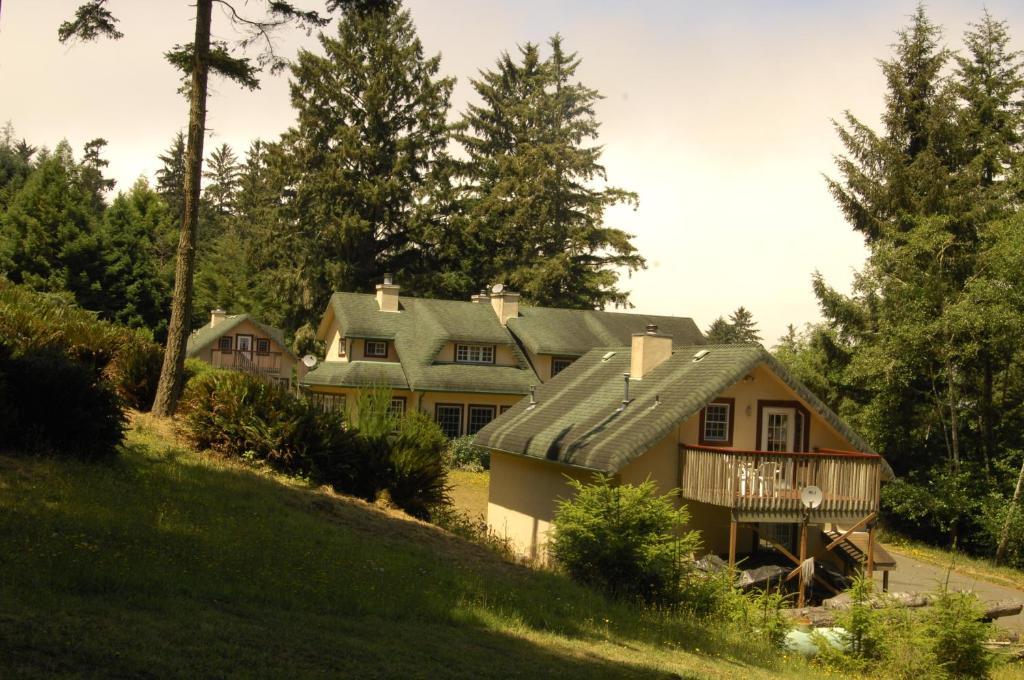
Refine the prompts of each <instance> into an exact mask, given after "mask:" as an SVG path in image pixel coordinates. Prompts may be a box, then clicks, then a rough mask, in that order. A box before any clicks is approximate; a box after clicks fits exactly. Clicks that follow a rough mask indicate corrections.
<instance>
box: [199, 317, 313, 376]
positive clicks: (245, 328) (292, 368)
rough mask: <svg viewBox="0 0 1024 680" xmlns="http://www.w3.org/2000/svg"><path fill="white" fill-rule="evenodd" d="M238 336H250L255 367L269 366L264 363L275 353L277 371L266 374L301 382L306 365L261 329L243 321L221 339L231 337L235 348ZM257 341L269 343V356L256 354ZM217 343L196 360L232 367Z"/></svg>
mask: <svg viewBox="0 0 1024 680" xmlns="http://www.w3.org/2000/svg"><path fill="white" fill-rule="evenodd" d="M238 335H251V336H252V338H253V361H254V362H255V363H256V365H257V366H260V367H263V366H269V365H270V364H268V363H266V362H268V361H271V358H270V357H273V356H274V353H277V354H278V355H279V356H277V357H274V359H273V361H276V365H277V370H276V371H273V372H270V373H268V375H273V376H276V377H278V378H287V379H289V380H295V381H298V380H301V379H302V378H303V376H305V375H306V372H307V371H308V370H309V369H307V368H306V365H305V364H303V363H302V362H301V361H296V360H295V359H293V358H292V357H291V355H290V354H289V353H288V352H286V351H285V348H283V347H281V345H279V344H278V343H277V341H276V340H274V339H273V338H272V337H270V336H269V335H267V334H266V333H265V332H264V331H263V329H262V328H260V327H259V326H257V325H256V324H254V323H251V322H250V321H243V322H242V323H240V324H238V325H237V326H235V327H234V328H232V329H231V331H230V332H229V333H227V334H225V335H224V336H222V337H231V346H232V347H235V346H236V345H235V342H236V341H235V338H236V337H237V336H238ZM257 339H263V340H269V341H270V352H271V354H270V355H260V354H258V353H257V352H256V350H255V348H256V340H257ZM218 343H219V339H218V340H214V341H213V342H212V343H210V345H209V346H207V347H206V348H205V349H203V350H202V351H201V352H199V353H198V354H196V358H197V359H200V360H202V361H205V362H206V363H208V364H211V365H213V366H233V364H232V363H230V359H229V358H227V355H226V354H222V353H221V352H219V351H218V350H217V347H218Z"/></svg>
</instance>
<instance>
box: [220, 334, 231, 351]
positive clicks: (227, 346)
mask: <svg viewBox="0 0 1024 680" xmlns="http://www.w3.org/2000/svg"><path fill="white" fill-rule="evenodd" d="M217 349H219V350H220V351H222V352H230V351H231V336H230V335H225V336H222V337H221V338H220V339H219V340H217Z"/></svg>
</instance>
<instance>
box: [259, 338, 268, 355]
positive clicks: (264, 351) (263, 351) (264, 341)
mask: <svg viewBox="0 0 1024 680" xmlns="http://www.w3.org/2000/svg"><path fill="white" fill-rule="evenodd" d="M262 345H266V349H260V347H261V346H262ZM256 354H270V339H269V338H256Z"/></svg>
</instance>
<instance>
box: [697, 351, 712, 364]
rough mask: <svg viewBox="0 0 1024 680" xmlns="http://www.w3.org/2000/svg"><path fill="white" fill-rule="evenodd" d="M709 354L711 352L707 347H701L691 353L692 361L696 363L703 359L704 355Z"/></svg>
mask: <svg viewBox="0 0 1024 680" xmlns="http://www.w3.org/2000/svg"><path fill="white" fill-rule="evenodd" d="M709 354H711V350H709V349H702V350H701V351H699V352H697V353H696V354H694V355H693V363H697V362H698V361H700V360H701V359H703V358H704V357H706V356H707V355H709Z"/></svg>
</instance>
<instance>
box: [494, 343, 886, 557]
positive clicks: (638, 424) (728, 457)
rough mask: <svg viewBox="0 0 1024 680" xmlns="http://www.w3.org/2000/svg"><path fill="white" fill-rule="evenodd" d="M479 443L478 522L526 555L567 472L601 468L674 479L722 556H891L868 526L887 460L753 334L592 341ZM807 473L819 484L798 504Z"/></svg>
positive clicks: (543, 530) (541, 546)
mask: <svg viewBox="0 0 1024 680" xmlns="http://www.w3.org/2000/svg"><path fill="white" fill-rule="evenodd" d="M476 443H477V444H479V445H481V446H484V447H486V448H488V449H490V451H491V473H490V474H491V477H490V489H489V499H488V507H487V523H488V525H489V527H490V529H491V530H492V531H495V532H496V533H498V534H499V535H502V536H506V537H507V538H509V539H510V540H511V541H512V543H513V544H514V546H515V549H516V550H517V551H518V552H520V553H521V554H523V555H524V556H530V557H533V558H540V559H546V548H545V545H546V543H547V541H548V532H549V530H550V528H551V523H552V521H553V518H554V515H555V509H556V507H557V503H558V500H559V499H560V498H568V497H570V496H571V494H572V488H571V487H570V486H569V485H568V483H567V477H568V478H575V479H578V480H581V481H590V480H591V479H592V477H593V475H594V474H595V473H602V474H607V475H611V476H613V478H614V479H616V480H618V481H620V482H622V483H633V484H635V483H640V482H643V481H644V480H645V479H651V480H653V481H654V482H655V483H656V485H657V487H658V488H659V490H660V492H661V493H668V492H669V491H672V490H676V489H677V490H678V491H677V493H678V495H677V497H676V502H677V503H678V504H686V506H687V507H688V509H689V512H690V528H692V529H698V530H700V532H701V534H702V537H703V541H704V546H705V549H706V550H707V551H709V552H713V553H718V554H719V555H723V556H727V557H728V560H729V562H730V563H735V562H736V560H737V558H738V557H743V556H749V555H754V554H755V553H758V552H759V551H775V552H776V553H778V554H780V555H782V556H783V559H786V560H792V561H794V562H797V561H798V560H797V558H796V555H800V557H801V559H800V560H799V561H800V562H802V561H803V559H804V558H805V557H815V558H817V559H819V560H825V561H826V562H830V563H832V564H833V565H834V566H836V567H839V568H840V569H846V568H847V567H848V566H849V565H847V564H845V563H844V560H846V559H847V558H849V557H850V555H856V554H861V559H862V560H864V561H866V562H867V565H866V566H867V568H868V571H869V572H870V571H871V570H872V568H880V569H881V570H883V571H884V569H885V568H888V567H891V565H889V564H888V562H889V560H888V558H887V556H885V555H884V553H883V552H881V550H880V549H878V550H876V546H874V542H873V540H872V539H873V525H874V520H875V518H876V517H877V512H878V508H879V484H880V482H881V481H882V480H883V479H887V478H890V477H891V475H892V471H891V469H890V468H889V466H888V465H887V464H886V462H885V461H884V460H883V459H882V458H881V456H879V455H878V454H877V453H874V452H872V451H871V450H870V449H869V447H868V445H867V443H866V442H865V441H864V440H863V439H862V438H861V437H859V436H858V435H857V434H856V433H855V432H854V431H853V430H852V429H851V428H850V427H849V426H848V425H847V424H846V423H845V422H844V421H843V420H842V419H841V418H839V416H837V415H836V414H835V413H833V412H832V411H831V410H830V409H829V408H828V407H827V406H826V405H825V404H824V403H822V401H821V400H820V399H818V398H817V397H816V396H815V395H814V394H813V393H812V392H811V391H810V390H808V389H807V388H806V387H805V386H804V385H803V384H802V383H800V381H798V380H797V379H796V378H795V377H794V376H793V375H792V374H790V373H789V371H787V370H786V368H785V367H784V366H783V365H782V364H780V363H779V362H778V361H777V360H776V359H775V358H774V357H773V356H772V355H771V354H769V353H768V352H767V351H765V350H764V348H762V347H761V346H759V345H699V344H695V345H691V346H679V345H676V344H675V343H674V342H673V340H672V338H671V337H669V336H667V335H665V334H661V333H659V332H658V329H657V327H656V326H654V325H651V326H649V327H648V329H647V331H646V332H644V333H637V334H634V335H633V337H632V344H631V345H630V346H625V347H623V346H612V347H605V348H601V349H593V350H591V351H590V352H587V353H586V354H585V355H583V356H582V357H581V358H580V359H578V360H577V361H575V362H573V364H572V365H571V366H569V367H567V368H565V369H564V370H563V371H561V372H560V373H559V374H558V375H557V376H556V377H555V378H554V379H552V380H550V381H548V382H547V383H545V384H543V385H541V386H539V387H538V388H537V390H536V393H535V395H534V396H533V398H532V399H524V400H523V401H521V402H519V403H518V404H517V405H516V406H514V407H512V409H510V410H509V412H508V413H506V414H504V415H502V416H500V417H498V418H497V419H496V420H494V421H493V422H491V423H490V424H488V425H487V426H486V427H484V428H483V429H482V430H481V431H480V432H479V433H478V434H477V437H476ZM807 487H818V489H820V491H821V493H822V498H821V502H820V505H818V506H816V507H815V508H814V509H813V510H811V511H809V513H808V514H806V515H805V512H807V511H806V510H805V507H804V505H803V503H802V500H801V492H802V491H803V489H805V488H807ZM813 491H814V490H813V489H811V492H813ZM805 521H806V522H807V523H808V525H809V529H810V531H808V532H807V533H806V534H805V533H804V530H803V529H801V526H802V523H803V522H805ZM837 525H841V526H843V527H848V528H850V529H861V530H863V529H865V528H867V529H869V531H868V533H866V534H857V535H855V534H853V533H846V532H841V531H838V530H837ZM802 535H805V536H806V538H804V539H801V536H802ZM858 546H859V548H858ZM836 547H839V548H840V550H839V551H836V550H835V548H836Z"/></svg>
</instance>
